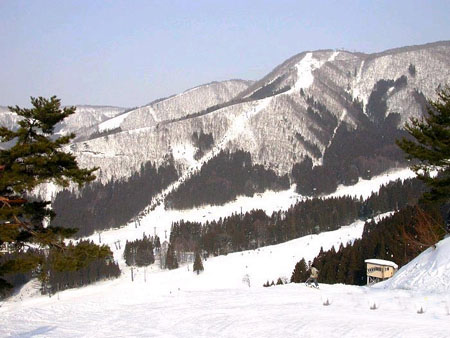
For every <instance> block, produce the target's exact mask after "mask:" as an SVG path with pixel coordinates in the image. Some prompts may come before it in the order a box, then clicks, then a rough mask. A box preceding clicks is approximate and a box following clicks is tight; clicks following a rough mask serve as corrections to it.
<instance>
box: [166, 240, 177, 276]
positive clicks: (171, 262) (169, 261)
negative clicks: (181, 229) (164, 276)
mask: <svg viewBox="0 0 450 338" xmlns="http://www.w3.org/2000/svg"><path fill="white" fill-rule="evenodd" d="M176 268H178V260H177V256H176V255H175V250H174V249H173V246H172V244H169V247H168V248H167V254H166V269H169V270H172V269H176Z"/></svg>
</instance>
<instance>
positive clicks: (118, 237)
mask: <svg viewBox="0 0 450 338" xmlns="http://www.w3.org/2000/svg"><path fill="white" fill-rule="evenodd" d="M414 175H415V174H414V172H412V171H411V170H410V169H400V170H395V171H391V172H386V173H384V174H382V175H379V176H375V177H373V178H372V179H371V180H363V179H360V180H359V182H358V183H356V184H355V185H353V186H339V187H338V189H337V191H336V192H335V193H333V194H331V195H328V196H324V197H338V196H345V195H349V196H354V197H358V198H359V197H360V196H362V197H363V198H367V197H369V196H370V195H371V194H372V192H375V191H378V190H379V189H380V187H381V186H382V185H383V184H387V183H389V182H391V181H394V180H397V179H401V180H405V179H407V178H411V177H414ZM304 198H305V197H304V196H301V195H299V194H298V193H296V191H295V186H292V187H291V188H290V189H289V190H284V191H279V192H274V191H266V192H264V193H261V194H255V195H254V196H253V197H247V196H238V197H237V198H236V200H234V201H231V202H229V203H226V204H225V205H222V206H216V205H205V206H202V207H198V208H192V209H189V210H166V209H164V205H163V203H161V204H160V205H158V206H156V208H154V209H152V210H150V208H147V210H146V212H145V215H144V216H142V217H141V218H140V220H139V222H135V221H131V222H129V223H128V224H126V225H124V226H123V227H121V228H119V229H110V230H105V231H102V232H101V233H100V234H99V233H95V234H93V235H92V236H89V237H88V238H89V239H90V240H92V241H94V242H95V243H99V241H100V240H101V244H108V245H109V246H110V247H111V249H112V250H113V252H114V256H115V259H116V260H117V259H120V256H121V254H122V249H123V245H124V243H125V241H127V240H128V241H132V240H135V239H141V238H142V237H143V234H144V233H145V234H146V235H151V236H153V235H155V234H156V235H158V236H159V237H160V238H161V240H162V241H164V240H165V239H167V240H168V239H169V236H170V228H171V225H172V223H173V222H176V221H179V220H185V221H191V222H202V223H205V222H207V221H209V222H211V221H213V220H218V219H219V218H221V217H222V218H224V217H227V216H230V215H232V214H236V213H241V212H242V213H246V212H249V211H251V210H254V209H261V210H264V211H265V213H266V214H267V215H269V216H270V215H271V214H272V213H273V212H274V211H278V210H287V209H289V207H291V206H292V205H293V204H295V203H296V202H298V201H300V200H302V199H304ZM118 241H120V242H121V243H122V245H121V249H118V248H116V245H115V244H114V243H116V242H118Z"/></svg>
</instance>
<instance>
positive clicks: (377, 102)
mask: <svg viewBox="0 0 450 338" xmlns="http://www.w3.org/2000/svg"><path fill="white" fill-rule="evenodd" d="M406 84H407V78H406V76H404V75H403V76H401V77H399V78H398V79H397V80H395V81H394V80H379V81H378V82H377V83H376V84H375V86H374V88H373V90H372V93H371V94H370V96H369V100H368V102H367V107H366V111H367V114H368V116H369V118H370V119H371V121H372V122H374V123H375V125H376V126H382V124H383V123H384V121H385V118H386V112H387V99H388V97H389V96H392V95H394V94H395V93H396V92H397V91H399V90H400V89H402V88H404V87H405V86H406ZM390 89H393V90H392V91H389V90H390ZM388 93H389V94H388Z"/></svg>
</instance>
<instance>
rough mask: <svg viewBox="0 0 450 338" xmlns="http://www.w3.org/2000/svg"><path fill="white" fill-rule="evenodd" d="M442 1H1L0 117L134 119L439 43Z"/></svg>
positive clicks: (443, 33)
mask: <svg viewBox="0 0 450 338" xmlns="http://www.w3.org/2000/svg"><path fill="white" fill-rule="evenodd" d="M449 13H450V1H449V0H442V1H440V0H435V1H433V0H423V1H418V0H386V1H376V0H360V1H346V0H339V1H331V0H330V1H319V0H316V1H288V0H273V1H266V0H261V1H256V0H252V1H251V0H248V1H246V0H178V1H176V0H162V1H151V0H147V1H139V0H124V1H106V0H105V1H99V0H98V1H96V0H73V1H68V0H52V1H45V0H29V1H25V0H21V1H18V0H0V46H1V47H0V48H1V49H0V79H1V82H0V105H4V106H5V105H16V104H18V105H21V106H26V105H28V104H29V97H30V96H46V97H48V96H51V95H57V96H58V97H59V98H61V100H62V103H63V104H66V105H72V104H94V105H116V106H123V107H134V106H140V105H144V104H146V103H148V102H150V101H152V100H154V99H157V98H161V97H165V96H168V95H172V94H176V93H179V92H181V91H184V90H186V89H188V88H191V87H194V86H197V85H200V84H203V83H207V82H211V81H215V80H216V81H220V80H226V79H231V78H240V79H252V80H256V79H259V78H261V77H263V76H264V75H265V74H266V73H268V72H269V71H271V70H272V69H273V68H274V67H276V66H277V65H278V64H280V63H281V62H283V61H284V60H285V59H287V58H289V57H291V56H292V55H294V54H297V53H299V52H302V51H305V50H316V49H334V48H344V49H347V50H351V51H360V52H366V53H372V52H380V51H383V50H386V49H390V48H394V47H402V46H407V45H415V44H423V43H428V42H434V41H439V40H450V19H449Z"/></svg>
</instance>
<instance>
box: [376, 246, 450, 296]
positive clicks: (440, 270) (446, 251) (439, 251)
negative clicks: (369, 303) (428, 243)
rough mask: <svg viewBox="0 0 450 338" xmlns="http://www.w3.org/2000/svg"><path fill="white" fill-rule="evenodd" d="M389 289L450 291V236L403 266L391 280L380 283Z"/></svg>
mask: <svg viewBox="0 0 450 338" xmlns="http://www.w3.org/2000/svg"><path fill="white" fill-rule="evenodd" d="M380 287H384V288H387V289H406V290H420V291H421V292H433V293H448V292H450V237H448V238H446V239H444V240H442V241H440V242H439V243H438V244H437V246H436V249H434V248H428V249H427V250H425V251H424V252H422V253H421V254H420V255H419V256H417V257H416V258H415V259H413V260H412V261H411V262H409V263H408V264H407V265H405V266H404V267H402V268H401V269H400V270H399V271H398V272H397V273H396V274H395V275H394V277H392V278H391V279H390V280H388V281H386V282H384V283H380Z"/></svg>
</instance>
